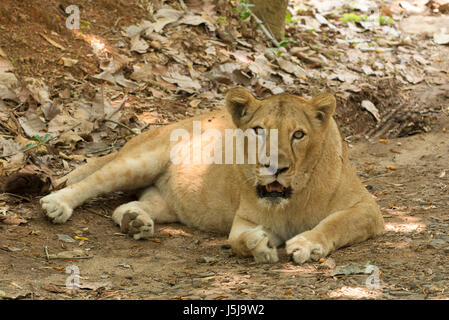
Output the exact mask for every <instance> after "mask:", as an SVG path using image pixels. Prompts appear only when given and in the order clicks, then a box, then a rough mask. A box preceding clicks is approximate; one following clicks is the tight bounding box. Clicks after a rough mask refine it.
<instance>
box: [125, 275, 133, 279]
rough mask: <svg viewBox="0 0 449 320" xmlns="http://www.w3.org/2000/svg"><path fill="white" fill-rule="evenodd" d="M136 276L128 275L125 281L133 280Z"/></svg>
mask: <svg viewBox="0 0 449 320" xmlns="http://www.w3.org/2000/svg"><path fill="white" fill-rule="evenodd" d="M133 278H134V276H133V275H132V274H128V275H126V276H125V279H128V280H132V279H133Z"/></svg>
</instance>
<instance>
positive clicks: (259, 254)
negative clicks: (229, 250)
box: [246, 228, 279, 263]
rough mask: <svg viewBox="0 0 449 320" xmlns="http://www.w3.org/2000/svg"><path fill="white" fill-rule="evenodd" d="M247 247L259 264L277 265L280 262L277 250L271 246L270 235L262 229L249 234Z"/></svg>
mask: <svg viewBox="0 0 449 320" xmlns="http://www.w3.org/2000/svg"><path fill="white" fill-rule="evenodd" d="M246 246H247V247H248V249H249V250H250V251H251V254H252V255H253V257H254V260H255V261H256V262H257V263H275V262H278V261H279V258H278V253H277V249H276V248H275V247H273V246H272V245H271V243H270V240H269V238H268V235H267V234H266V233H265V232H264V231H263V230H262V229H261V228H256V229H254V231H252V232H251V233H250V234H248V236H247V239H246Z"/></svg>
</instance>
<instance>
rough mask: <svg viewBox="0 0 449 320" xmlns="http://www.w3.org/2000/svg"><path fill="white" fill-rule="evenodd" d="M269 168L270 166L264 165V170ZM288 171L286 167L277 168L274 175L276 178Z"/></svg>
mask: <svg viewBox="0 0 449 320" xmlns="http://www.w3.org/2000/svg"><path fill="white" fill-rule="evenodd" d="M269 167H270V165H265V168H269ZM288 169H290V167H288V166H287V167H277V168H276V171H275V172H274V175H275V176H278V175H280V174H281V173H284V172H287V171H288Z"/></svg>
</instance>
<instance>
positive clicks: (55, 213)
mask: <svg viewBox="0 0 449 320" xmlns="http://www.w3.org/2000/svg"><path fill="white" fill-rule="evenodd" d="M40 204H41V206H42V209H44V210H45V214H46V215H47V217H48V218H50V220H51V222H53V223H64V222H66V221H67V220H68V219H69V218H70V217H71V216H72V213H73V209H72V207H70V205H69V204H68V203H66V202H65V201H63V200H61V198H60V196H59V194H58V192H55V193H52V194H50V195H48V196H46V197H43V198H42V199H41V200H40Z"/></svg>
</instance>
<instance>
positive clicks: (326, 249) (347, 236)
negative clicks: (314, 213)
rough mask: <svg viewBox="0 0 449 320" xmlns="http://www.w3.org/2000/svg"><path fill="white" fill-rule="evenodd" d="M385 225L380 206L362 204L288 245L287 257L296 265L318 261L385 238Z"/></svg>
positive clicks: (342, 212)
mask: <svg viewBox="0 0 449 320" xmlns="http://www.w3.org/2000/svg"><path fill="white" fill-rule="evenodd" d="M383 231H384V222H383V218H382V215H381V213H380V211H379V209H378V207H377V205H376V204H373V203H370V202H367V203H360V204H358V205H356V206H354V207H352V208H350V209H347V210H341V211H337V212H335V213H333V214H331V215H329V216H328V217H327V218H325V219H324V220H322V221H321V222H320V223H319V224H318V225H317V226H316V227H315V228H313V229H312V230H309V231H305V232H303V233H301V234H299V235H297V236H295V237H293V238H291V239H290V240H288V241H287V242H286V243H285V248H286V251H287V254H289V255H292V258H293V261H295V262H296V263H299V264H301V263H304V262H307V261H310V260H313V261H317V260H319V259H320V258H323V257H325V256H327V255H328V254H330V253H331V252H332V251H334V250H336V249H338V248H340V247H343V246H346V245H350V244H353V243H357V242H361V241H364V240H366V239H368V238H370V237H373V236H375V235H379V234H382V233H383Z"/></svg>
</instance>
